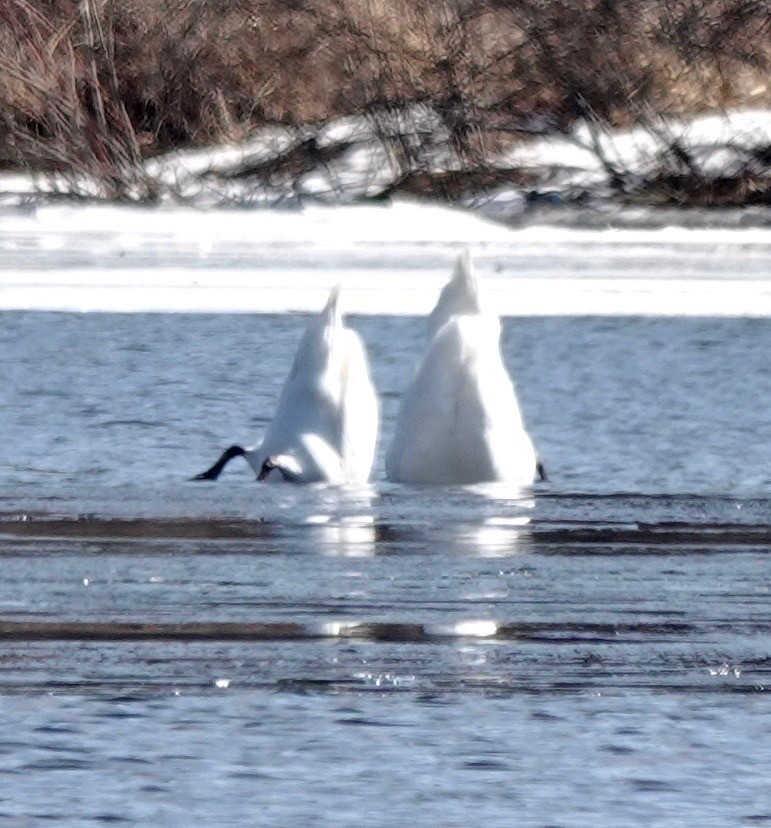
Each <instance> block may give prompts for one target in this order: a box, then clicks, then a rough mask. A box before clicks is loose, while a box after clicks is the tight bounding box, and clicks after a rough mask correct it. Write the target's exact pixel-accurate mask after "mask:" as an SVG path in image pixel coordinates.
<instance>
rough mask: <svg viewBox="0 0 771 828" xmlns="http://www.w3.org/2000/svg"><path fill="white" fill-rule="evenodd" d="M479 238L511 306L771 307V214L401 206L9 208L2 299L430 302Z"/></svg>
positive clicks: (543, 309)
mask: <svg viewBox="0 0 771 828" xmlns="http://www.w3.org/2000/svg"><path fill="white" fill-rule="evenodd" d="M465 246H468V247H469V248H470V249H471V252H472V255H473V256H474V259H475V261H476V263H477V266H478V268H479V270H480V272H481V274H482V276H483V278H484V280H485V283H486V285H487V289H488V290H489V291H490V293H491V294H492V297H493V301H494V304H495V307H496V308H497V310H498V311H499V313H501V314H502V315H556V314H635V315H637V314H663V315H707V316H712V315H714V316H721V315H749V316H760V317H769V316H771V269H770V268H769V264H768V262H769V261H771V229H762V228H759V229H684V228H681V227H669V228H662V229H659V230H612V229H608V230H602V231H597V230H578V229H570V228H557V227H550V226H533V227H519V228H511V227H506V226H503V225H501V224H496V223H494V222H491V221H487V220H485V219H483V218H481V217H479V216H478V215H474V214H472V213H470V212H467V211H463V210H459V209H450V208H446V207H439V206H435V205H430V204H425V203H417V202H409V201H398V202H396V203H394V204H392V205H391V206H373V205H362V206H356V207H319V206H314V207H308V208H305V209H302V210H300V209H297V210H291V211H280V210H211V211H202V210H194V209H190V208H180V207H161V208H152V209H151V208H137V207H135V208H128V207H114V206H66V207H62V206H57V207H54V206H50V207H38V208H35V209H27V210H24V211H6V212H5V213H0V310H14V309H16V310H18V309H36V310H62V311H121V312H139V311H157V312H228V313H230V312H298V311H301V312H307V311H316V310H318V308H320V307H321V306H322V305H323V303H324V300H325V298H326V294H327V292H328V290H329V289H330V288H331V287H332V286H333V285H335V284H340V285H342V287H343V304H344V308H345V310H346V311H348V312H352V313H365V314H423V313H426V312H427V311H428V310H430V308H431V307H432V305H433V303H434V301H435V299H436V295H437V292H438V291H439V289H440V287H441V285H442V284H443V283H444V282H445V281H446V280H447V278H448V276H449V273H450V269H451V266H452V261H453V259H454V257H455V256H456V255H457V254H458V252H459V251H460V250H462V249H463V248H464V247H465Z"/></svg>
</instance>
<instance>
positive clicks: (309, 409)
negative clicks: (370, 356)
mask: <svg viewBox="0 0 771 828" xmlns="http://www.w3.org/2000/svg"><path fill="white" fill-rule="evenodd" d="M377 430H378V403H377V396H376V394H375V389H374V387H373V385H372V380H371V378H370V372H369V365H368V362H367V356H366V352H365V350H364V346H363V344H362V342H361V340H360V339H359V337H358V335H357V334H356V333H355V332H354V331H352V330H350V329H349V328H346V327H345V323H344V322H343V318H342V314H341V311H340V303H339V289H338V288H335V289H334V290H333V291H332V293H331V294H330V297H329V301H328V302H327V304H326V306H325V307H324V309H323V310H322V311H321V313H320V314H319V315H318V316H316V317H314V318H313V319H311V321H310V322H309V323H308V327H307V329H306V331H305V334H304V335H303V338H302V340H301V341H300V345H299V347H298V349H297V354H296V355H295V358H294V363H293V364H292V368H291V371H290V372H289V376H288V377H287V379H286V382H285V384H284V387H283V389H282V391H281V395H280V397H279V401H278V406H277V408H276V413H275V416H274V417H273V420H272V422H271V423H270V425H269V426H268V429H267V431H266V432H265V436H264V438H263V440H262V443H261V444H260V445H259V446H257V447H255V448H253V449H247V451H246V453H245V455H244V456H245V457H246V460H247V462H248V463H249V465H250V466H251V467H252V468H253V469H254V471H255V472H256V473H257V474H260V471H261V470H262V467H263V464H264V463H265V461H266V460H267V459H268V458H271V459H272V460H273V461H277V462H279V464H281V463H283V464H284V466H285V467H286V469H287V471H288V472H289V473H290V474H291V476H292V478H293V480H294V482H298V483H315V482H327V483H335V484H363V483H366V482H367V480H368V478H369V474H370V471H371V469H372V463H373V460H374V456H375V444H376V442H377ZM281 478H282V475H281V472H280V470H279V469H275V470H273V471H272V472H271V473H270V474H269V476H268V478H267V479H268V480H271V481H272V480H276V479H281Z"/></svg>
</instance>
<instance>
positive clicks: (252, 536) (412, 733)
mask: <svg viewBox="0 0 771 828" xmlns="http://www.w3.org/2000/svg"><path fill="white" fill-rule="evenodd" d="M0 318H1V319H2V326H0V387H1V388H2V393H1V394H0V414H1V416H2V423H3V429H2V436H3V439H2V449H0V566H2V578H0V711H2V715H1V716H0V824H3V825H6V824H7V825H11V826H15V825H18V826H27V825H38V824H40V825H43V824H52V825H98V824H104V823H118V824H120V823H126V824H143V825H174V826H177V825H179V826H188V825H191V824H200V825H236V824H238V825H244V824H260V825H320V826H323V825H335V826H338V825H351V826H353V825H356V826H360V825H362V824H369V825H391V824H400V823H403V822H410V823H412V824H418V825H437V824H442V825H448V826H467V825H485V826H508V825H526V826H544V828H545V827H546V826H571V828H572V826H584V825H586V826H607V828H611V826H620V825H625V826H627V825H644V826H655V825H661V826H693V825H699V826H721V828H722V826H728V825H748V826H754V825H764V824H771V782H769V780H770V779H771V777H770V776H769V773H768V767H769V765H770V764H771V747H770V745H771V716H770V715H769V712H770V711H769V703H768V695H767V692H766V691H767V690H768V687H769V686H770V684H771V657H770V655H769V652H770V650H769V645H770V644H771V616H770V613H769V606H770V603H769V585H770V584H771V581H770V580H769V574H770V573H771V569H770V568H769V551H770V549H771V417H770V416H769V400H771V360H770V359H769V354H771V319H769V318H754V319H753V318H742V317H725V318H716V317H709V316H706V317H693V318H678V317H673V318H663V317H658V316H647V317H635V316H618V317H612V316H581V317H578V316H569V315H563V316H548V315H547V316H538V317H520V318H507V319H505V320H504V324H503V350H504V355H505V359H506V361H507V364H508V365H509V367H510V369H511V371H512V373H513V375H514V377H515V381H516V384H517V388H518V392H519V396H520V399H521V403H522V408H523V411H524V415H525V419H526V421H527V423H528V426H529V428H530V431H531V433H532V435H533V437H534V440H535V442H536V444H537V446H538V449H539V452H540V454H541V456H542V458H543V461H544V464H545V466H546V470H547V473H548V481H547V482H545V483H540V484H537V485H536V486H534V487H533V488H532V489H530V490H527V491H511V490H508V489H507V488H506V487H500V486H487V487H485V486H480V487H471V488H466V489H464V488H457V489H430V488H415V489H411V488H408V487H402V486H397V485H393V484H390V483H388V482H386V481H385V480H384V477H383V461H382V456H383V453H384V447H385V445H387V441H388V438H389V435H390V432H391V428H392V424H393V418H394V415H395V410H396V407H397V406H398V401H399V396H400V394H401V392H402V390H403V389H404V387H405V385H406V383H407V381H408V379H409V377H410V375H411V372H412V370H413V367H414V365H415V361H416V359H417V356H418V354H419V353H420V349H421V347H422V342H423V322H422V319H420V318H419V317H416V316H378V315H370V316H353V317H351V324H352V325H353V326H354V327H355V328H356V329H357V330H358V331H359V332H360V333H361V335H362V337H363V338H364V340H365V341H366V344H367V347H368V349H369V353H370V359H371V363H372V368H373V373H374V378H375V382H376V385H377V387H378V390H379V392H380V394H381V399H382V415H383V424H382V430H381V441H380V450H379V457H378V460H377V463H376V467H375V472H374V475H373V481H372V485H371V487H370V488H368V489H367V490H365V491H338V490H333V489H328V488H323V487H308V488H302V489H301V488H294V487H289V486H264V485H259V484H257V483H256V482H254V480H253V476H252V475H251V473H249V471H248V469H247V467H246V464H245V463H240V461H234V462H233V463H232V464H231V465H230V466H229V467H228V469H227V470H226V472H225V473H224V474H223V476H222V477H221V478H220V480H219V481H217V482H216V483H192V482H188V481H189V478H190V477H192V476H193V475H194V474H196V473H197V472H199V471H201V470H203V469H204V468H206V467H207V466H208V465H209V464H210V463H211V462H213V460H214V459H215V458H216V456H217V455H218V453H219V452H220V451H221V450H222V449H223V448H224V447H225V446H227V445H229V444H230V443H232V442H243V443H248V442H249V441H250V440H253V439H256V438H257V437H259V434H260V432H261V431H262V429H264V427H265V425H266V423H267V422H268V421H269V419H270V417H271V413H272V410H273V407H274V404H275V400H276V397H277V394H278V391H279V389H280V387H281V384H282V382H283V378H284V376H285V374H286V372H287V370H288V368H289V365H290V363H291V359H292V356H293V353H294V348H295V347H296V344H297V341H298V338H299V336H300V334H301V332H302V329H303V326H304V324H305V318H304V317H303V316H302V315H299V314H279V315H270V314H262V315H260V314H257V315H251V314H240V315H206V314H196V315H185V314H141V313H138V314H110V313H91V314H74V313H43V312H28V311H27V312H25V311H8V312H5V313H2V314H0Z"/></svg>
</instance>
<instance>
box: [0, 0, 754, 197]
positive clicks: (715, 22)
mask: <svg viewBox="0 0 771 828" xmlns="http://www.w3.org/2000/svg"><path fill="white" fill-rule="evenodd" d="M770 67H771V22H770V19H769V15H768V6H767V3H766V2H765V0H437V2H431V3H426V2H423V1H422V0H80V2H77V0H2V2H0V164H1V165H5V166H9V165H11V166H17V167H19V166H21V167H26V168H31V169H35V170H42V171H58V172H59V173H62V174H64V175H66V176H67V177H68V178H69V180H70V183H71V187H72V188H73V189H76V188H77V184H78V182H79V181H84V180H87V179H89V178H91V177H93V178H97V179H98V180H99V181H100V183H101V186H102V192H103V194H106V195H107V196H108V197H113V198H115V197H132V198H151V197H152V196H153V195H154V187H155V186H156V185H155V184H153V183H152V182H151V181H149V180H148V179H147V177H146V176H144V175H143V171H142V164H141V162H142V159H143V158H144V157H147V156H148V155H153V154H157V153H159V152H163V151H165V150H168V149H171V148H177V147H188V146H196V145H198V146H200V145H206V144H213V143H219V142H223V141H239V140H243V139H245V138H246V137H248V136H249V135H250V134H252V133H253V132H254V130H255V129H257V128H259V127H262V126H265V125H268V124H281V125H290V126H301V125H303V126H308V125H320V124H323V123H324V122H328V121H329V120H330V119H332V118H335V117H339V116H343V115H348V114H368V115H370V116H371V117H372V118H373V120H374V121H375V122H376V121H377V117H378V113H382V112H390V111H393V110H395V109H398V108H403V107H406V106H408V105H410V104H416V103H417V104H428V105H430V106H431V107H432V109H433V110H434V111H435V112H437V113H438V114H439V116H440V118H441V120H442V123H443V126H444V129H445V131H446V134H447V135H448V136H449V144H450V146H451V147H452V148H453V151H454V153H455V154H456V155H457V157H458V158H459V159H461V163H462V164H463V165H464V166H467V167H468V168H470V169H472V170H476V169H479V168H480V167H481V166H483V165H484V162H485V159H489V157H490V154H491V152H494V151H496V150H499V149H501V148H502V147H506V146H507V145H508V144H509V143H510V142H511V141H512V140H517V139H518V138H520V137H521V136H522V135H525V134H528V133H531V132H533V131H537V132H540V131H543V130H566V129H568V128H569V127H570V126H571V125H572V124H573V123H574V122H575V120H576V119H578V118H582V119H586V120H588V121H590V122H591V123H593V124H599V125H603V126H605V125H608V126H624V125H630V124H633V123H640V122H644V121H645V120H646V119H652V118H653V116H654V114H655V116H656V117H659V116H661V115H683V114H693V113H696V112H703V111H708V110H715V109H721V108H725V107H730V106H738V105H758V106H760V105H765V106H768V105H770V104H771V83H769V81H768V77H769V68H770ZM421 140H425V141H427V142H430V141H431V140H433V137H432V136H430V135H425V136H423V138H422V139H421ZM401 149H402V151H403V152H404V153H406V156H405V158H404V159H403V167H404V170H405V175H407V174H412V172H413V168H414V166H415V165H414V164H413V160H414V158H413V156H414V155H415V154H416V152H417V151H419V150H420V149H421V148H420V147H419V146H418V147H417V149H416V148H415V146H414V142H413V144H404V143H403V144H402V146H401ZM615 172H619V173H620V172H622V171H615ZM687 172H688V171H687ZM420 187H421V189H423V190H425V182H421V183H420Z"/></svg>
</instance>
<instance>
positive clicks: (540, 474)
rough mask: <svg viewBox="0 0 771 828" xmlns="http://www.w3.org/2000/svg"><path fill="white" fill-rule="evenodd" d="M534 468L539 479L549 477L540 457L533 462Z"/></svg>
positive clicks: (542, 479)
mask: <svg viewBox="0 0 771 828" xmlns="http://www.w3.org/2000/svg"><path fill="white" fill-rule="evenodd" d="M535 470H536V472H537V473H538V479H539V480H541V481H544V480H548V479H549V478H548V477H547V476H546V469H545V468H544V465H543V463H542V462H541V459H540V458H538V460H537V461H536V464H535Z"/></svg>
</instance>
